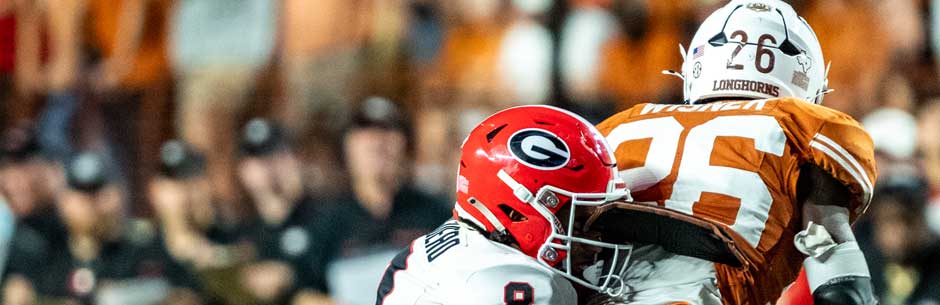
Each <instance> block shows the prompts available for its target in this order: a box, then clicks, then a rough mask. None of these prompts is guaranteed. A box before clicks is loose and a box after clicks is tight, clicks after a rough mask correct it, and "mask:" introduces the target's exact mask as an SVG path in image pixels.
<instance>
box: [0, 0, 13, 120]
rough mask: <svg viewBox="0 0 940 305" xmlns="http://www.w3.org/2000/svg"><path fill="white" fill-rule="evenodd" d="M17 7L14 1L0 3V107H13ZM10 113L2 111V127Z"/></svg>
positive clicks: (0, 116) (0, 117)
mask: <svg viewBox="0 0 940 305" xmlns="http://www.w3.org/2000/svg"><path fill="white" fill-rule="evenodd" d="M15 11H16V8H15V5H14V2H13V1H3V2H2V3H0V107H2V109H12V108H13V107H11V106H12V105H11V104H12V103H13V93H14V90H13V71H14V62H15V59H14V56H15V50H16V13H15ZM8 115H9V113H8V112H7V111H4V112H3V113H0V127H5V126H7V121H8V120H9V119H10V118H8V117H7V116H8Z"/></svg>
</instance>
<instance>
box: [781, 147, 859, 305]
mask: <svg viewBox="0 0 940 305" xmlns="http://www.w3.org/2000/svg"><path fill="white" fill-rule="evenodd" d="M798 194H800V197H801V201H802V202H803V211H802V213H803V228H804V230H803V231H801V232H800V233H799V234H797V236H796V238H795V239H794V242H795V244H796V247H797V248H798V249H800V251H801V252H803V253H804V254H806V255H808V257H807V258H806V260H805V261H804V262H803V267H804V268H805V270H806V276H807V279H808V282H809V288H810V291H811V292H812V295H813V301H814V304H815V305H829V304H850V305H856V304H857V305H862V304H875V303H876V301H875V297H874V293H873V290H872V284H871V276H870V275H869V273H868V265H867V264H866V262H865V256H864V255H863V254H862V251H861V250H860V249H859V247H858V243H856V242H855V235H854V234H853V233H852V228H851V225H850V221H849V215H850V208H851V202H853V200H856V199H854V198H853V195H852V193H851V192H850V191H849V189H848V188H847V187H846V186H845V185H844V184H843V183H842V182H840V181H838V180H836V179H835V178H834V177H833V176H832V175H830V174H829V173H828V172H826V171H824V170H823V169H821V168H820V167H818V166H816V165H813V164H807V165H804V166H803V167H802V168H801V171H800V178H799V182H798Z"/></svg>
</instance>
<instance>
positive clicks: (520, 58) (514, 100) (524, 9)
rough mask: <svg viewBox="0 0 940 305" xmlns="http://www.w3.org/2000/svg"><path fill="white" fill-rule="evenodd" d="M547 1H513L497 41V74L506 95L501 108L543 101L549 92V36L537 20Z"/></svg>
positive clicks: (546, 100)
mask: <svg viewBox="0 0 940 305" xmlns="http://www.w3.org/2000/svg"><path fill="white" fill-rule="evenodd" d="M551 6H552V2H551V1H549V0H513V1H512V7H511V10H510V12H511V13H510V14H512V16H511V21H510V23H509V26H508V27H507V29H506V33H505V34H504V36H503V41H502V42H501V43H500V44H501V46H500V50H499V55H498V58H497V69H498V70H497V71H498V74H497V76H498V77H499V81H500V85H501V86H502V87H503V88H504V90H505V91H506V93H507V94H506V95H505V96H502V97H500V99H502V101H500V102H501V103H500V105H501V108H502V107H508V106H514V105H524V104H544V103H547V102H548V98H549V95H551V92H552V88H551V85H552V83H551V82H552V78H551V77H552V73H551V70H552V55H553V50H552V37H551V33H549V32H548V29H547V28H545V26H544V25H543V24H542V23H541V20H544V19H545V18H544V17H545V15H546V13H547V12H548V9H550V8H551Z"/></svg>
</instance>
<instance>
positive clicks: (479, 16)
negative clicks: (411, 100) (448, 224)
mask: <svg viewBox="0 0 940 305" xmlns="http://www.w3.org/2000/svg"><path fill="white" fill-rule="evenodd" d="M438 3H440V4H439V5H440V8H441V9H440V10H439V12H440V13H441V19H442V20H443V21H444V22H443V23H442V24H441V26H442V27H443V34H444V36H443V40H442V41H441V46H440V51H439V52H440V53H439V54H438V56H437V58H436V60H434V61H432V63H431V64H430V67H427V66H423V65H419V67H418V69H416V71H415V72H417V73H420V74H418V75H416V78H417V79H418V82H419V84H418V87H419V89H418V92H416V93H415V94H416V95H417V96H416V100H417V107H416V108H417V109H416V110H417V111H416V113H415V116H414V118H415V131H416V133H415V134H414V137H415V143H414V144H415V156H414V162H415V166H416V175H415V176H416V177H417V180H416V181H415V182H416V186H417V187H420V188H421V189H422V190H425V191H429V192H433V193H435V194H450V193H451V192H450V191H449V189H448V185H449V184H448V183H447V181H453V179H455V178H456V176H455V173H456V171H455V170H451V169H449V166H451V164H454V163H455V162H456V160H457V149H455V148H456V147H458V145H459V143H460V141H461V140H463V138H464V137H465V135H466V134H467V133H469V131H466V132H465V131H463V130H462V129H463V128H461V126H464V125H470V126H475V125H476V124H477V123H479V121H480V120H482V119H483V118H485V117H486V116H487V115H489V114H491V113H493V112H495V111H497V110H499V109H502V108H503V106H508V105H515V104H519V103H530V101H520V100H516V99H517V98H522V97H521V96H516V95H515V93H518V92H512V91H509V90H508V89H519V90H526V89H522V88H509V86H512V84H514V83H516V82H518V80H512V79H510V78H511V77H513V76H514V75H513V74H515V73H521V72H519V71H520V70H517V69H515V68H514V67H509V66H507V67H502V66H500V64H501V63H505V62H506V61H507V60H511V59H510V58H513V57H514V56H518V55H517V53H515V52H524V51H523V50H519V49H518V48H517V49H516V50H512V49H510V48H514V47H520V46H519V43H521V42H518V41H514V40H515V39H524V40H530V42H531V43H535V44H534V45H525V46H523V48H526V49H530V50H538V49H540V48H541V47H543V45H542V44H544V41H541V40H542V39H544V37H540V36H541V34H542V33H541V31H542V30H540V29H538V25H536V24H535V23H533V22H531V21H532V20H531V19H528V17H529V16H526V14H524V13H523V12H521V11H520V10H517V9H510V8H511V7H508V6H507V2H504V1H501V0H455V1H446V2H438ZM513 21H518V22H519V23H516V25H519V26H520V27H521V28H517V30H522V31H525V32H519V31H516V32H514V33H513V37H509V36H507V33H510V32H507V31H508V29H509V27H510V24H513ZM526 29H528V30H526ZM507 39H509V40H507ZM543 52H544V50H543ZM543 55H544V54H526V56H527V61H526V63H527V64H533V65H534V66H529V67H530V68H532V69H533V71H526V72H536V74H535V77H537V78H538V79H537V80H534V81H532V82H530V83H528V85H531V86H533V87H532V88H535V89H534V90H535V91H538V90H540V89H538V88H540V87H545V86H546V84H542V81H543V79H542V78H543V77H544V75H538V74H537V71H535V70H538V69H539V67H538V65H540V64H543V59H540V57H544V56H543ZM529 59H531V61H529ZM425 68H426V69H425ZM516 76H517V75H516ZM527 81H528V80H527ZM507 82H508V83H507ZM532 88H530V89H532ZM448 196H449V195H448Z"/></svg>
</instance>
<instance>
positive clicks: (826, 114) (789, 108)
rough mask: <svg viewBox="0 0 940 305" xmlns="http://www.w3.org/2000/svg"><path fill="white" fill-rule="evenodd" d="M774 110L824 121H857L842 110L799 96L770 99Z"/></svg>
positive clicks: (769, 102) (770, 104)
mask: <svg viewBox="0 0 940 305" xmlns="http://www.w3.org/2000/svg"><path fill="white" fill-rule="evenodd" d="M768 104H769V106H771V107H772V108H773V110H774V111H775V112H777V113H780V114H782V115H798V116H804V117H812V118H815V119H818V120H822V121H835V122H838V121H846V122H853V123H857V122H856V121H855V119H854V118H853V117H852V116H851V115H848V114H846V113H844V112H842V111H839V110H836V109H833V108H829V107H826V106H823V105H817V104H813V103H810V102H807V101H804V100H801V99H798V98H790V97H788V98H778V99H772V100H769V101H768Z"/></svg>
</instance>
